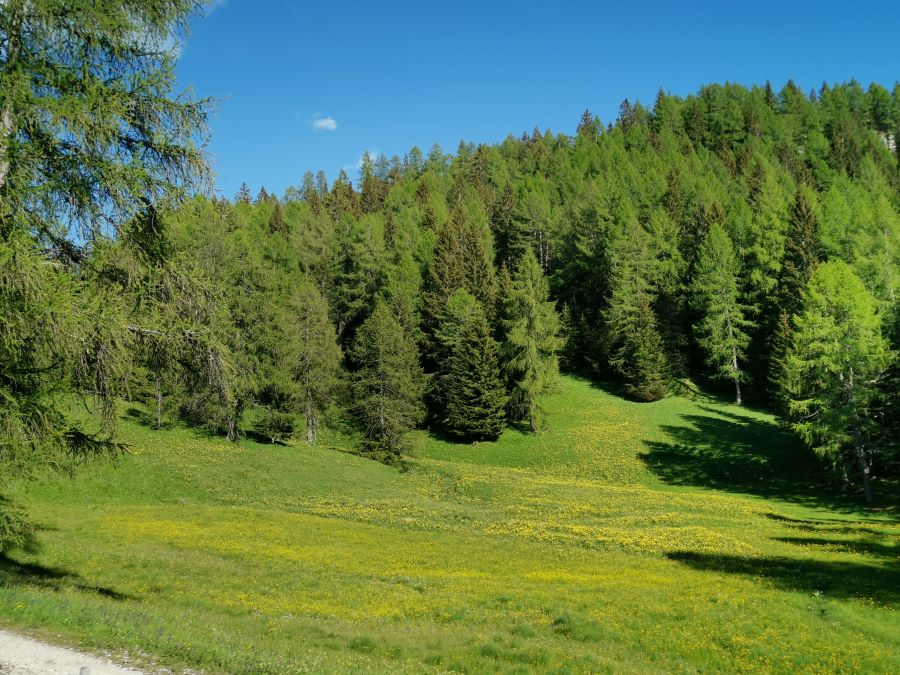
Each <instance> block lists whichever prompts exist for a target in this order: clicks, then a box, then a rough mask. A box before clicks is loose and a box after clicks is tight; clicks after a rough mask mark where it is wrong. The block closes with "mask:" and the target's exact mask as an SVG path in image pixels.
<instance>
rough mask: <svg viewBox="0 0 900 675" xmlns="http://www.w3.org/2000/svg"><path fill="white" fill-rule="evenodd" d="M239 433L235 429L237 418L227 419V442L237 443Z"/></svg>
mask: <svg viewBox="0 0 900 675" xmlns="http://www.w3.org/2000/svg"><path fill="white" fill-rule="evenodd" d="M240 438H241V433H240V432H239V431H238V428H237V418H236V417H229V418H228V440H229V441H237V440H240Z"/></svg>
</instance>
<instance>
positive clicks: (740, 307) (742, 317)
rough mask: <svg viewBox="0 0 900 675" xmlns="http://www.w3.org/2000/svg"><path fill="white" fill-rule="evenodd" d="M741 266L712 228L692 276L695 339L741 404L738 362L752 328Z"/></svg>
mask: <svg viewBox="0 0 900 675" xmlns="http://www.w3.org/2000/svg"><path fill="white" fill-rule="evenodd" d="M739 275H740V265H739V263H738V259H737V257H736V256H735V254H734V248H733V247H732V245H731V240H730V239H729V238H728V234H727V233H726V232H725V229H724V228H722V227H713V228H712V229H711V230H710V231H709V234H708V235H707V237H706V239H705V241H704V242H703V244H702V245H701V247H700V251H699V254H698V260H697V269H696V273H695V276H694V284H693V289H692V290H693V295H694V303H695V306H696V307H697V309H698V310H699V311H700V313H701V315H702V317H703V318H702V320H701V322H700V325H699V326H697V339H698V342H699V343H700V345H701V346H702V347H703V348H704V349H705V351H706V354H707V362H708V363H709V365H710V366H712V367H713V368H714V369H715V375H716V377H719V378H722V379H728V380H731V381H732V382H734V389H735V403H737V405H741V380H742V379H743V377H744V374H743V372H742V370H741V365H740V364H741V362H742V361H743V359H744V354H745V351H746V349H747V346H748V345H749V344H750V337H749V335H748V334H747V332H746V331H747V330H749V329H751V328H753V326H754V324H753V322H752V321H750V320H749V319H747V318H746V316H747V312H748V309H747V307H746V306H745V305H744V304H742V303H741V301H740V294H739V290H738V278H739Z"/></svg>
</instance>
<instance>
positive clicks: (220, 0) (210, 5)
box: [205, 0, 228, 16]
mask: <svg viewBox="0 0 900 675" xmlns="http://www.w3.org/2000/svg"><path fill="white" fill-rule="evenodd" d="M227 4H228V0H212V2H209V0H207V5H206V7H205V13H206V16H209V15H210V14H212V13H213V12H215V11H216V10H217V9H219V7H224V6H225V5H227Z"/></svg>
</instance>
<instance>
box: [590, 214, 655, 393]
mask: <svg viewBox="0 0 900 675" xmlns="http://www.w3.org/2000/svg"><path fill="white" fill-rule="evenodd" d="M649 246H650V241H649V236H648V235H647V232H646V231H645V230H644V228H643V227H642V226H641V225H640V223H638V222H637V221H636V220H634V219H633V220H631V222H630V223H629V225H628V227H627V228H626V229H625V231H624V232H622V233H621V234H620V235H619V237H617V238H616V240H615V241H614V242H613V245H612V247H611V249H610V254H609V255H610V263H609V269H610V276H611V279H610V287H611V289H612V292H611V295H610V298H609V304H608V306H607V309H606V311H605V313H604V319H605V323H606V335H607V336H608V338H609V344H608V349H609V350H610V357H609V363H610V366H612V368H613V369H614V370H615V371H616V372H617V373H618V374H619V376H620V377H622V379H623V381H624V386H625V393H626V395H627V396H629V397H630V398H633V399H636V400H638V401H656V400H659V399H660V398H662V397H663V396H665V394H666V391H667V389H668V380H669V366H668V362H667V359H666V353H665V348H664V346H663V342H662V339H661V337H660V334H659V330H658V329H657V322H656V317H655V315H654V312H653V306H652V303H653V299H654V295H655V290H654V288H653V286H652V277H653V274H654V269H653V266H654V260H653V259H652V258H651V254H650V250H649Z"/></svg>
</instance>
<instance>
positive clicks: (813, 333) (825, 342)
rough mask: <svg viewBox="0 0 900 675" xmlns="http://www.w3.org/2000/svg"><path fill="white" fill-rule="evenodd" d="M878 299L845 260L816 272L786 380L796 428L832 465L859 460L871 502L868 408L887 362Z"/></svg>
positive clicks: (799, 318)
mask: <svg viewBox="0 0 900 675" xmlns="http://www.w3.org/2000/svg"><path fill="white" fill-rule="evenodd" d="M891 359H892V354H891V352H890V351H889V346H888V344H887V340H885V338H884V336H883V335H882V326H881V317H880V316H879V314H878V310H877V303H876V301H875V299H874V298H873V297H872V295H871V294H870V293H869V292H868V291H867V290H866V288H865V286H863V284H862V282H861V281H860V280H859V277H857V276H856V274H854V273H853V270H852V269H851V268H850V267H849V266H848V265H847V264H846V263H843V262H827V263H823V264H821V265H820V266H819V267H818V268H817V269H816V271H815V272H814V273H813V275H812V277H811V279H810V282H809V285H808V287H807V291H806V294H805V297H804V301H803V308H802V311H801V312H800V314H798V315H797V316H796V317H795V319H794V334H793V340H792V342H791V346H790V351H789V352H788V354H787V357H786V360H785V370H784V379H783V386H784V389H785V395H786V397H787V399H788V401H789V406H790V412H791V417H792V420H793V426H794V428H795V429H796V430H797V432H798V433H799V434H800V435H801V436H802V437H803V439H804V440H805V441H806V442H807V443H808V444H809V445H810V446H811V447H812V448H813V449H814V450H815V451H816V452H817V453H818V454H819V455H820V456H822V457H824V458H826V459H827V460H828V461H829V462H830V463H831V464H832V465H834V466H835V467H838V468H840V469H841V470H842V471H844V475H845V476H846V472H847V470H848V467H851V466H854V465H855V466H856V467H857V468H858V470H859V472H860V477H861V479H862V481H863V486H864V488H865V492H866V498H867V499H868V501H870V502H871V501H872V499H873V491H872V487H871V484H870V473H871V467H872V457H873V455H874V454H875V452H876V450H877V448H876V447H874V446H873V445H872V444H871V437H872V434H873V431H874V430H875V429H876V428H877V421H876V419H875V418H874V416H873V414H872V412H873V406H875V405H876V403H877V400H878V398H879V397H880V396H881V395H882V394H883V392H882V390H881V389H880V388H879V387H878V383H879V380H881V379H882V378H883V377H884V376H885V374H886V371H887V369H888V366H889V364H890V362H891Z"/></svg>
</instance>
